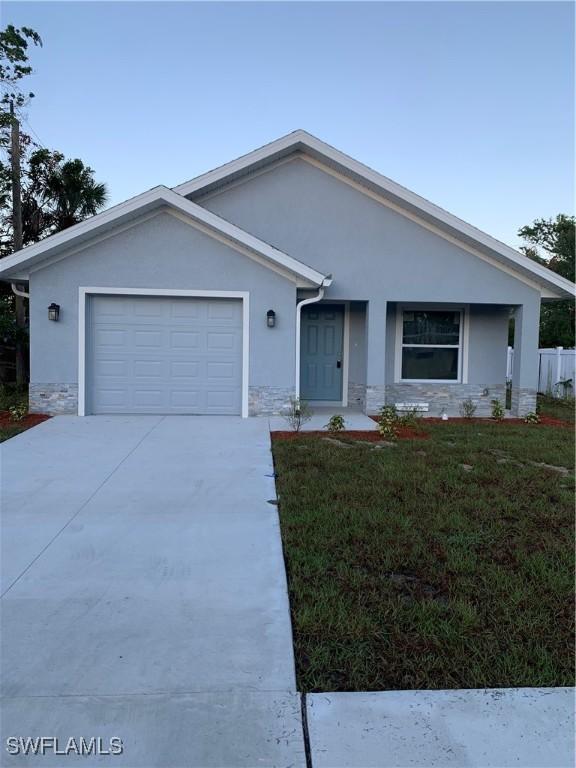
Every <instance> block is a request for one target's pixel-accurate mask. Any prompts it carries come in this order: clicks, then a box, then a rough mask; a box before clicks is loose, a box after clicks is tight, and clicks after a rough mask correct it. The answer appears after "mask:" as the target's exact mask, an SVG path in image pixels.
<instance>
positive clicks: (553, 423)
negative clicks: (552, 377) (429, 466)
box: [370, 415, 574, 429]
mask: <svg viewBox="0 0 576 768" xmlns="http://www.w3.org/2000/svg"><path fill="white" fill-rule="evenodd" d="M370 418H371V419H372V420H373V421H375V422H378V416H370ZM422 421H423V422H424V423H425V424H491V423H493V424H506V425H507V426H509V427H510V426H512V427H517V426H522V425H523V426H526V427H537V426H538V424H526V422H525V421H524V419H521V418H516V419H510V418H508V419H502V421H496V420H495V419H490V418H486V419H465V418H463V417H461V416H450V418H449V419H448V421H444V420H443V419H441V418H439V417H437V416H423V417H422ZM539 423H540V424H541V425H544V426H545V427H565V428H566V427H568V428H569V429H574V424H573V423H572V422H570V421H564V420H563V419H555V418H553V417H552V416H542V415H540V422H539ZM408 429H411V427H408Z"/></svg>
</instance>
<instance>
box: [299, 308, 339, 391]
mask: <svg viewBox="0 0 576 768" xmlns="http://www.w3.org/2000/svg"><path fill="white" fill-rule="evenodd" d="M343 333H344V307H342V306H341V305H339V304H333V305H332V304H311V305H309V306H307V307H306V306H305V307H302V326H301V332H300V395H301V397H302V399H303V400H335V401H340V400H342V346H343V345H342V339H343Z"/></svg>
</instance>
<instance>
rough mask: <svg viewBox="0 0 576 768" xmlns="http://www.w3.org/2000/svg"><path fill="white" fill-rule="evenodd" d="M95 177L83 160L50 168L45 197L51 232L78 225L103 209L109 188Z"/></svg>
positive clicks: (46, 179)
mask: <svg viewBox="0 0 576 768" xmlns="http://www.w3.org/2000/svg"><path fill="white" fill-rule="evenodd" d="M93 175H94V171H93V170H92V168H90V167H88V166H87V165H84V163H83V162H82V160H66V161H65V162H62V163H58V164H56V165H55V166H54V167H53V168H51V169H50V172H49V173H48V174H47V175H46V177H45V179H44V188H43V190H42V198H43V201H44V203H45V204H46V206H47V208H48V210H49V219H50V229H51V232H60V231H61V230H63V229H66V228H67V227H71V226H72V225H73V224H78V222H79V221H83V220H84V219H86V218H87V217H88V216H93V215H94V214H96V213H98V211H99V210H100V209H101V208H103V207H104V205H105V204H106V200H107V198H108V192H107V190H106V185H105V184H99V183H98V182H96V181H95V180H94V178H93Z"/></svg>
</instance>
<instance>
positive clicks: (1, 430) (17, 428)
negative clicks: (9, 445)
mask: <svg viewBox="0 0 576 768" xmlns="http://www.w3.org/2000/svg"><path fill="white" fill-rule="evenodd" d="M27 429H30V427H29V426H24V425H22V424H18V423H14V424H13V425H10V426H8V427H0V443H3V442H4V440H9V439H10V438H11V437H14V435H19V434H20V432H25V431H26V430H27Z"/></svg>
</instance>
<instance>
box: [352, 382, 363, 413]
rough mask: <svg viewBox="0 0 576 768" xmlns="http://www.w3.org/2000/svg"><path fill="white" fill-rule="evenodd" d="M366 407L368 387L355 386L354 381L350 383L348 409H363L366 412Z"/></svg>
mask: <svg viewBox="0 0 576 768" xmlns="http://www.w3.org/2000/svg"><path fill="white" fill-rule="evenodd" d="M365 406H366V385H365V384H355V383H354V382H353V381H350V382H348V407H349V408H354V407H357V408H361V409H362V410H364V408H365Z"/></svg>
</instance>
